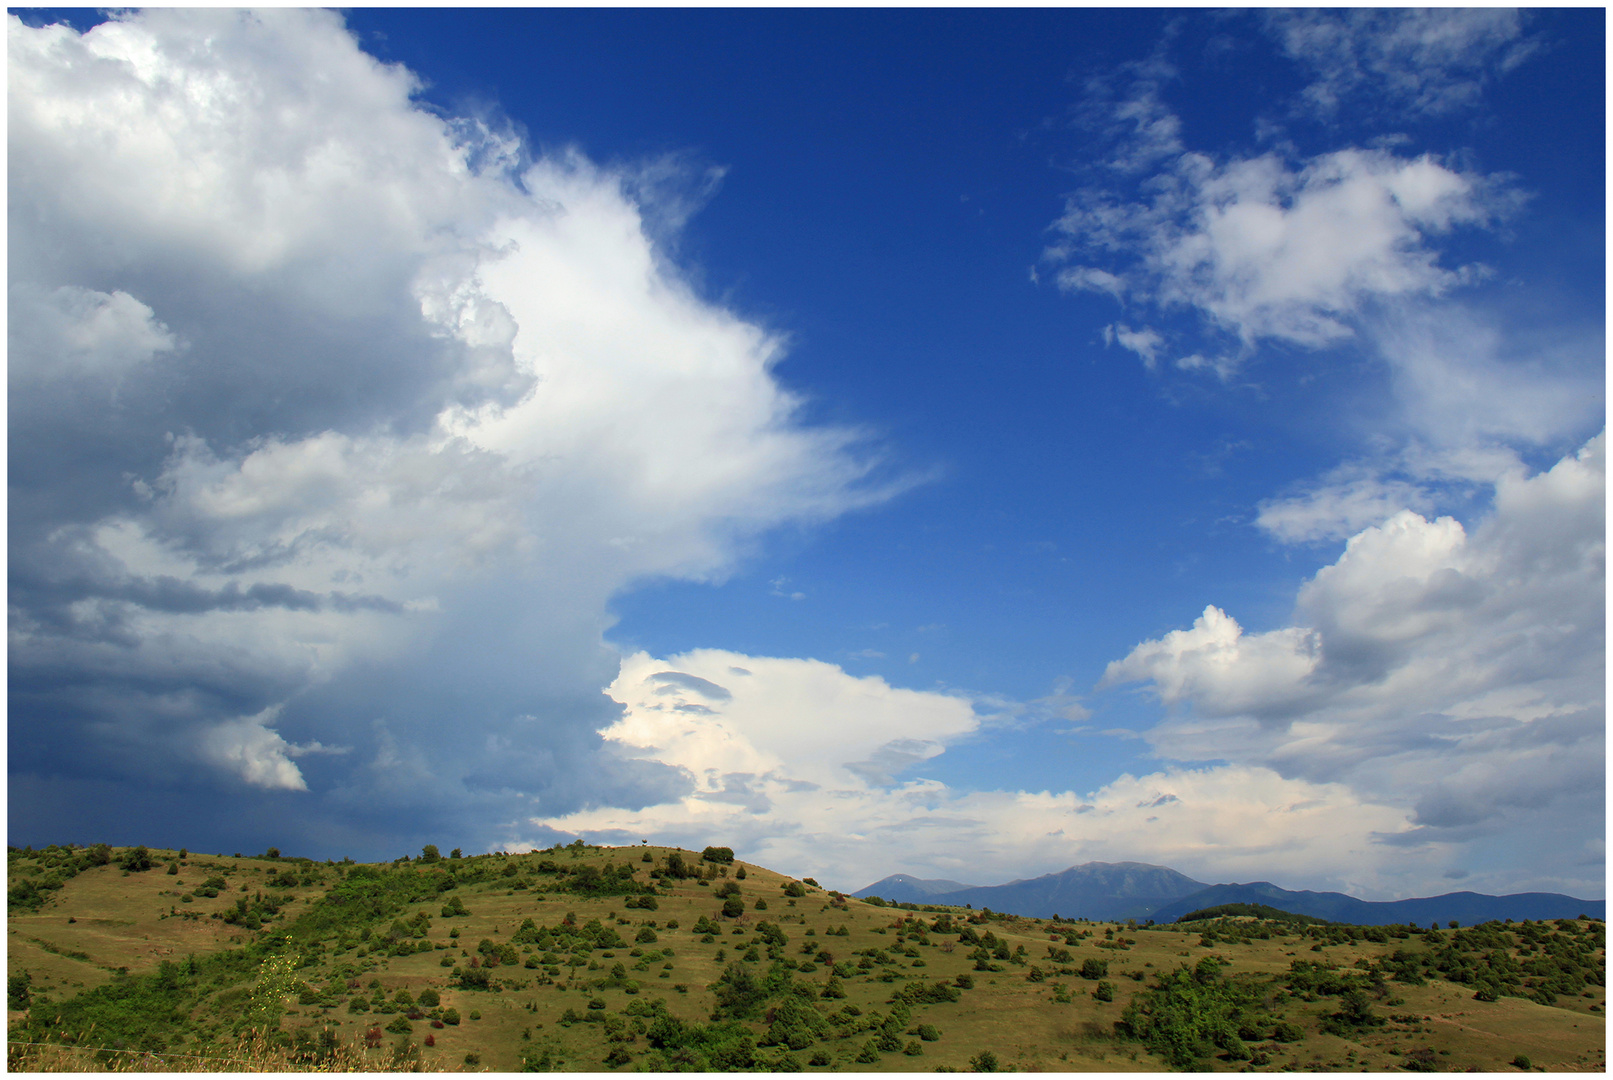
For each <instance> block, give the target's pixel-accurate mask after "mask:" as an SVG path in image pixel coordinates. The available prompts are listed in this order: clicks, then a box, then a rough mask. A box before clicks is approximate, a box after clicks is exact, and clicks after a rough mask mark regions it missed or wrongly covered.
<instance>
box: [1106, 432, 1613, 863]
mask: <svg viewBox="0 0 1613 1080" xmlns="http://www.w3.org/2000/svg"><path fill="white" fill-rule="evenodd" d="M1604 447H1605V435H1598V436H1597V437H1595V438H1594V439H1592V440H1591V441H1590V442H1588V443H1587V444H1586V445H1585V446H1584V447H1582V448H1581V449H1580V450H1579V451H1578V452H1577V453H1575V454H1573V455H1570V456H1568V457H1565V458H1563V459H1562V460H1561V461H1559V462H1558V463H1557V464H1556V465H1555V466H1553V467H1552V468H1551V469H1549V470H1546V471H1545V472H1541V473H1538V474H1534V475H1530V474H1529V473H1527V472H1526V471H1525V470H1523V469H1522V468H1518V469H1515V470H1514V471H1512V472H1509V473H1506V474H1504V475H1502V476H1501V477H1500V479H1499V480H1498V481H1496V483H1495V486H1494V489H1493V490H1494V495H1493V501H1492V504H1491V508H1490V510H1489V512H1488V513H1487V514H1485V515H1484V516H1482V517H1481V518H1480V520H1478V521H1477V522H1476V523H1475V524H1474V525H1473V526H1472V527H1471V528H1467V527H1464V526H1463V525H1462V524H1461V523H1460V522H1458V521H1457V520H1455V519H1454V518H1451V517H1440V518H1436V519H1434V520H1429V519H1428V518H1425V517H1423V516H1422V515H1421V514H1418V513H1416V512H1414V511H1411V510H1402V511H1399V512H1397V513H1395V514H1394V515H1392V516H1391V517H1389V518H1388V520H1386V521H1384V522H1382V523H1380V524H1377V525H1373V526H1370V527H1368V528H1365V529H1363V530H1361V531H1360V532H1358V533H1356V534H1355V535H1354V536H1352V537H1351V538H1350V539H1349V541H1348V543H1347V544H1346V546H1345V550H1344V552H1343V554H1342V555H1341V556H1340V557H1339V558H1338V560H1337V561H1336V562H1334V563H1332V564H1331V565H1328V566H1325V567H1323V568H1322V569H1321V570H1319V571H1318V572H1317V573H1316V574H1315V575H1314V576H1313V577H1312V578H1311V580H1310V581H1308V582H1306V583H1305V585H1304V586H1303V587H1302V588H1301V589H1300V590H1299V593H1298V596H1297V598H1296V605H1295V612H1294V620H1293V625H1290V626H1286V627H1281V628H1278V629H1274V630H1268V631H1264V632H1259V633H1252V634H1251V633H1246V632H1244V631H1243V630H1242V628H1241V627H1239V626H1238V624H1237V623H1236V622H1235V621H1234V620H1233V619H1232V618H1231V617H1230V616H1228V615H1226V614H1224V613H1223V612H1221V611H1220V610H1219V609H1216V608H1213V607H1212V608H1210V609H1208V610H1207V611H1206V612H1205V614H1204V615H1203V616H1202V617H1201V618H1200V619H1199V620H1198V621H1197V622H1196V623H1195V624H1194V626H1193V627H1192V629H1190V630H1175V631H1171V632H1170V633H1168V634H1165V635H1164V636H1163V637H1161V638H1159V639H1157V640H1154V641H1147V642H1143V643H1142V644H1140V645H1138V646H1137V648H1136V649H1134V650H1133V651H1132V652H1131V654H1130V655H1128V656H1127V657H1125V658H1124V659H1122V660H1119V661H1116V662H1115V663H1113V664H1111V665H1110V667H1109V670H1108V673H1107V676H1106V678H1107V681H1108V682H1109V683H1111V684H1114V683H1123V682H1130V681H1138V682H1145V683H1147V684H1148V685H1149V686H1150V687H1151V688H1152V689H1153V691H1154V692H1156V693H1157V694H1158V695H1159V697H1160V699H1161V700H1162V701H1163V702H1165V703H1166V704H1167V705H1168V706H1170V707H1171V708H1172V710H1173V715H1172V717H1171V718H1170V719H1168V720H1167V721H1166V722H1165V723H1163V724H1161V725H1160V726H1159V727H1157V728H1156V729H1154V730H1153V731H1151V732H1150V733H1149V739H1150V741H1151V743H1152V744H1153V746H1154V748H1155V750H1156V751H1157V752H1159V753H1161V754H1162V755H1164V756H1166V757H1168V758H1172V759H1175V760H1181V761H1214V760H1231V761H1237V762H1243V763H1248V764H1250V765H1258V766H1260V767H1265V768H1271V769H1274V770H1276V771H1278V772H1279V773H1280V774H1282V775H1283V776H1285V777H1292V778H1298V779H1302V780H1306V781H1308V782H1311V783H1344V784H1347V785H1349V787H1350V788H1351V789H1352V790H1354V791H1356V792H1359V793H1360V794H1361V796H1362V797H1363V798H1368V799H1371V800H1372V801H1375V802H1379V803H1384V804H1389V805H1400V806H1403V807H1404V808H1405V809H1406V810H1407V811H1408V812H1409V816H1410V820H1411V821H1412V823H1413V825H1414V826H1415V828H1413V829H1412V830H1410V831H1409V832H1403V833H1396V834H1386V835H1385V837H1384V842H1386V843H1393V844H1397V845H1401V846H1405V845H1417V844H1426V845H1430V846H1431V847H1430V850H1433V848H1435V847H1439V848H1440V850H1441V851H1442V852H1444V853H1445V854H1446V855H1447V856H1448V857H1450V858H1453V859H1458V860H1463V859H1465V860H1469V861H1472V862H1475V863H1478V864H1486V865H1487V864H1491V863H1497V862H1504V861H1505V859H1497V858H1496V857H1495V853H1498V852H1499V853H1504V854H1505V856H1506V858H1510V859H1512V860H1513V861H1514V863H1515V866H1516V869H1514V870H1513V871H1511V872H1510V874H1509V875H1499V872H1498V875H1499V876H1496V877H1492V878H1490V879H1489V880H1490V881H1492V882H1493V883H1494V887H1509V888H1510V887H1523V886H1526V885H1528V884H1529V883H1530V882H1531V881H1534V882H1535V883H1536V884H1550V885H1551V886H1552V887H1553V888H1559V889H1563V890H1565V891H1574V890H1575V889H1579V890H1590V891H1593V892H1594V891H1597V887H1596V885H1595V884H1594V883H1595V882H1597V881H1599V880H1600V874H1601V870H1600V863H1599V862H1597V863H1596V865H1595V866H1594V867H1589V866H1588V867H1586V868H1585V869H1584V876H1583V877H1582V878H1578V879H1574V880H1567V881H1565V880H1562V879H1558V880H1556V881H1550V880H1546V881H1542V879H1539V878H1533V877H1531V874H1534V873H1542V872H1545V871H1544V870H1543V866H1544V862H1543V856H1542V855H1541V852H1542V850H1544V849H1543V848H1542V847H1541V843H1542V842H1543V838H1546V837H1550V838H1552V842H1553V843H1559V844H1560V843H1569V844H1570V845H1572V846H1574V847H1579V846H1582V844H1583V841H1584V840H1585V839H1586V836H1587V835H1588V834H1599V831H1600V823H1601V821H1602V816H1601V811H1600V807H1601V805H1602V799H1603V794H1604V788H1605V777H1604V772H1603V762H1604V746H1605V737H1604V731H1603V724H1604V715H1605V710H1604V704H1603V703H1604V699H1605V692H1606V685H1605V684H1606V672H1605V665H1604V655H1605V654H1604V649H1605V645H1604V641H1605V638H1604V631H1603V627H1604V621H1605V609H1606V605H1605V600H1604V595H1605V574H1606V568H1605V563H1606V550H1605V540H1604V529H1605V476H1606V473H1605V456H1604V454H1605V451H1604ZM1442 845H1443V847H1441V846H1442ZM1583 894H1584V893H1583V892H1582V893H1581V895H1583Z"/></svg>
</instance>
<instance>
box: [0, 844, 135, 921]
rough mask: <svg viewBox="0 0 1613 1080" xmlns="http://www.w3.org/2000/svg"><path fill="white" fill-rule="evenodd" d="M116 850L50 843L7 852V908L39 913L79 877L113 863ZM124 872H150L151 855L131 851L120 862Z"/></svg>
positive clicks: (104, 847)
mask: <svg viewBox="0 0 1613 1080" xmlns="http://www.w3.org/2000/svg"><path fill="white" fill-rule="evenodd" d="M112 858H113V849H112V848H111V847H110V846H109V845H107V844H94V845H91V846H90V847H87V848H81V847H77V846H75V845H73V844H51V845H50V846H49V847H44V848H41V849H39V850H38V851H35V850H34V849H33V848H32V847H31V846H30V847H25V848H22V849H20V850H19V849H17V848H7V849H6V871H7V875H6V876H7V878H8V879H9V881H10V884H9V886H8V888H7V889H6V906H7V908H8V909H9V910H12V911H38V910H39V909H40V908H41V907H42V906H43V905H44V903H45V901H46V900H47V899H49V897H50V894H51V893H53V892H55V891H56V890H58V889H60V888H61V887H62V886H63V885H65V884H67V883H68V882H69V881H71V880H73V878H75V877H77V876H78V875H79V874H81V873H83V872H84V871H86V870H88V869H90V868H91V867H95V866H105V865H107V864H108V863H110V862H111V861H112ZM118 865H119V866H120V867H122V868H123V869H125V870H130V871H138V870H149V869H151V867H152V865H153V863H152V860H151V853H150V852H149V851H147V850H146V849H145V848H144V847H135V848H129V849H126V850H125V851H124V853H123V854H122V856H120V857H119V859H118Z"/></svg>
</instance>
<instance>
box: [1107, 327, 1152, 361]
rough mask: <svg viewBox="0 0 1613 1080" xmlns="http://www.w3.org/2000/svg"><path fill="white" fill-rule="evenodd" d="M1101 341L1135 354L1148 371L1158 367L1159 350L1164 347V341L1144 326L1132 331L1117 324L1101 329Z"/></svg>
mask: <svg viewBox="0 0 1613 1080" xmlns="http://www.w3.org/2000/svg"><path fill="white" fill-rule="evenodd" d="M1103 340H1104V342H1105V343H1108V342H1111V341H1114V342H1118V343H1119V344H1120V347H1121V348H1122V349H1127V350H1129V351H1131V352H1134V353H1136V354H1137V358H1138V359H1139V360H1141V361H1142V362H1143V367H1145V368H1147V369H1148V370H1150V371H1152V370H1154V368H1155V367H1157V366H1158V365H1159V350H1160V349H1161V348H1163V347H1164V345H1165V339H1164V338H1163V337H1161V336H1160V335H1159V332H1158V331H1156V330H1153V329H1150V328H1149V327H1146V326H1145V327H1143V328H1142V329H1140V330H1133V329H1131V327H1129V326H1122V325H1120V324H1119V323H1115V324H1113V325H1110V326H1106V327H1104V328H1103Z"/></svg>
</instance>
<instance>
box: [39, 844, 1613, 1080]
mask: <svg viewBox="0 0 1613 1080" xmlns="http://www.w3.org/2000/svg"><path fill="white" fill-rule="evenodd" d="M429 854H430V856H431V857H426V858H420V859H399V860H396V861H394V862H391V863H378V864H353V863H341V864H337V863H315V862H313V861H311V860H308V859H296V858H281V857H279V856H278V853H272V852H271V853H267V854H265V855H263V856H257V857H245V858H243V857H241V856H236V857H233V858H231V857H226V856H222V855H199V854H194V853H188V852H184V851H167V850H152V851H150V852H145V853H143V852H131V851H130V850H129V849H117V850H110V849H109V850H104V851H101V852H99V853H98V854H97V853H93V852H87V851H86V850H85V849H70V848H53V849H48V850H46V851H43V852H30V851H21V852H19V851H15V850H13V851H11V852H9V853H8V870H9V872H10V886H11V895H12V898H13V899H12V905H11V907H10V909H9V910H8V924H9V931H10V935H9V938H8V949H7V952H8V955H7V960H8V975H9V976H10V979H9V984H8V992H9V993H8V996H9V998H10V1002H9V1004H10V1006H11V1009H10V1011H9V1012H8V1033H9V1042H10V1046H9V1049H8V1054H9V1057H8V1065H9V1066H10V1068H11V1069H12V1070H13V1071H39V1070H42V1069H47V1068H48V1069H55V1070H61V1069H69V1068H72V1069H82V1070H86V1071H92V1070H102V1071H104V1070H106V1069H108V1068H111V1067H115V1066H117V1065H119V1064H120V1063H121V1064H123V1065H125V1066H132V1067H136V1068H143V1067H148V1066H150V1065H151V1064H152V1061H151V1059H149V1058H146V1057H144V1056H143V1055H146V1054H158V1055H162V1057H161V1059H160V1063H159V1067H162V1068H177V1069H193V1070H194V1069H202V1070H205V1069H209V1068H211V1069H215V1070H223V1071H239V1070H241V1069H243V1068H249V1067H253V1066H252V1063H253V1062H257V1063H259V1064H260V1065H261V1064H263V1063H265V1062H267V1063H269V1064H270V1065H272V1066H273V1067H274V1068H277V1069H280V1070H307V1069H344V1070H347V1069H352V1068H355V1067H362V1068H365V1069H373V1070H383V1069H385V1070H413V1069H416V1068H418V1069H422V1070H426V1071H438V1070H450V1071H457V1070H465V1071H487V1070H491V1071H498V1072H514V1071H519V1070H522V1069H532V1070H536V1071H557V1072H558V1071H590V1072H601V1071H621V1072H631V1071H638V1070H644V1071H656V1072H664V1071H691V1070H692V1071H737V1070H757V1069H760V1070H764V1071H803V1070H805V1071H812V1070H818V1071H846V1072H866V1071H885V1072H891V1071H907V1072H934V1071H936V1070H937V1069H945V1070H958V1071H970V1070H989V1069H991V1068H996V1069H999V1070H1017V1071H1060V1072H1080V1071H1098V1072H1115V1071H1134V1070H1144V1071H1160V1070H1162V1069H1164V1068H1166V1067H1176V1068H1185V1069H1193V1070H1196V1071H1238V1070H1243V1069H1246V1068H1251V1067H1252V1068H1256V1069H1262V1070H1264V1069H1273V1070H1289V1071H1294V1070H1298V1071H1318V1070H1335V1071H1339V1070H1349V1071H1359V1070H1361V1069H1366V1070H1368V1071H1387V1070H1390V1069H1393V1068H1413V1067H1415V1068H1422V1067H1424V1066H1430V1065H1431V1066H1434V1067H1437V1068H1439V1069H1444V1070H1453V1071H1456V1070H1462V1069H1470V1068H1471V1069H1478V1070H1481V1071H1500V1070H1503V1069H1506V1068H1507V1067H1508V1063H1509V1062H1511V1061H1512V1060H1514V1058H1515V1057H1517V1056H1519V1055H1522V1056H1526V1057H1528V1058H1529V1059H1530V1061H1531V1062H1533V1063H1534V1065H1536V1066H1538V1067H1544V1068H1548V1069H1577V1070H1597V1069H1600V1068H1602V1067H1603V1066H1604V1065H1605V1045H1604V1041H1603V1040H1604V1035H1605V1027H1604V1022H1603V1016H1602V1010H1603V1009H1604V1008H1605V1004H1606V993H1605V990H1603V986H1604V984H1605V974H1606V953H1605V935H1604V928H1603V926H1602V924H1601V923H1599V922H1587V921H1574V920H1559V921H1556V922H1552V923H1542V922H1531V923H1525V924H1513V925H1511V926H1507V927H1501V926H1499V925H1498V924H1492V925H1490V926H1487V927H1480V928H1477V929H1472V930H1469V929H1462V930H1449V929H1440V930H1432V929H1423V930H1418V931H1410V930H1406V929H1404V928H1393V929H1390V930H1388V931H1379V930H1372V929H1368V930H1361V929H1358V928H1354V927H1343V926H1337V925H1326V926H1297V925H1295V924H1293V923H1284V922H1280V921H1271V922H1268V921H1263V920H1249V919H1223V920H1215V921H1212V922H1206V923H1202V924H1197V925H1181V926H1174V925H1158V926H1153V927H1131V926H1128V925H1126V924H1125V923H1124V922H1112V921H1111V922H1108V923H1105V922H1087V921H1080V922H1077V921H1072V920H1069V919H1062V920H1059V921H1054V920H1051V919H1036V918H1024V917H1020V916H1015V915H1009V914H1005V913H1002V912H1000V911H997V910H995V909H994V910H992V911H990V912H987V911H984V910H980V909H976V910H974V911H969V910H965V909H961V908H956V907H943V906H939V905H934V904H925V905H922V907H921V906H919V905H909V906H907V907H903V908H893V907H891V906H890V905H889V904H887V903H886V902H884V901H876V900H872V899H870V900H867V901H863V900H858V899H855V898H850V897H846V896H843V895H841V894H839V893H836V892H832V891H826V890H823V889H821V888H818V887H815V886H814V885H812V884H809V883H808V882H807V881H805V880H797V879H794V878H791V877H789V876H787V875H784V874H780V873H777V872H775V871H771V870H768V869H766V868H764V867H760V866H756V865H754V864H748V863H745V862H743V861H741V860H737V859H735V860H733V861H729V859H732V853H730V852H728V851H727V849H724V848H711V849H707V852H704V853H701V854H696V853H694V852H690V851H682V850H678V849H674V848H664V847H649V846H641V847H633V848H602V847H595V846H589V845H585V844H583V843H582V842H580V841H579V842H577V843H575V844H572V845H568V846H566V847H564V848H562V847H555V848H551V849H548V850H545V851H535V852H530V853H523V854H490V855H479V856H472V857H469V858H456V857H453V856H452V855H451V856H450V857H448V858H439V857H436V853H435V849H433V850H432V851H431V852H430V853H429ZM454 854H455V855H457V852H456V853H454ZM136 855H139V856H140V857H139V858H135V857H133V856H136ZM97 860H104V861H97ZM147 864H149V866H148V865H147ZM1076 869H1079V868H1076ZM1154 869H1159V868H1148V867H1142V868H1140V869H1139V868H1137V867H1135V866H1134V867H1131V868H1125V867H1110V868H1108V869H1099V868H1089V872H1088V874H1087V877H1088V878H1089V879H1090V880H1092V881H1099V880H1104V879H1106V878H1109V879H1112V880H1109V884H1110V885H1111V886H1114V885H1115V884H1116V882H1118V883H1119V887H1122V888H1131V889H1132V890H1133V891H1136V892H1138V893H1139V895H1146V893H1147V892H1148V891H1149V890H1151V889H1155V888H1158V885H1157V882H1158V881H1159V880H1161V879H1160V878H1159V877H1157V876H1156V875H1153V874H1151V873H1149V872H1148V871H1150V870H1154ZM1049 876H1050V877H1059V875H1049ZM1077 877H1078V878H1079V877H1080V875H1077ZM1163 880H1166V881H1170V880H1171V879H1170V878H1168V877H1166V878H1164V879H1163ZM1127 882H1129V883H1130V884H1129V885H1128V884H1127ZM1016 884H1018V885H1034V884H1035V882H1021V883H1016ZM1044 884H1045V883H1044ZM1204 1008H1211V1009H1214V1010H1216V1014H1217V1015H1219V1016H1222V1017H1223V1019H1224V1020H1225V1026H1224V1027H1217V1028H1215V1029H1214V1030H1211V1029H1210V1028H1207V1027H1205V1026H1204V1025H1203V1024H1201V1023H1199V1022H1198V1021H1197V1020H1195V1019H1194V1017H1196V1016H1199V1015H1201V1014H1202V1011H1203V1009H1204ZM1341 1018H1342V1019H1341ZM38 1044H46V1045H45V1048H44V1049H41V1048H40V1046H39V1045H38ZM131 1055H133V1056H131Z"/></svg>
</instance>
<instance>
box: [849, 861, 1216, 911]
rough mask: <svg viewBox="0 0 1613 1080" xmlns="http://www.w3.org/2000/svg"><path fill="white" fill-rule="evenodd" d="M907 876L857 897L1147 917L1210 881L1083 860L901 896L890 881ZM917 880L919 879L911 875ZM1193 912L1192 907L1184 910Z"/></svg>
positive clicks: (1140, 865) (1136, 865)
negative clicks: (1038, 872) (1028, 874)
mask: <svg viewBox="0 0 1613 1080" xmlns="http://www.w3.org/2000/svg"><path fill="white" fill-rule="evenodd" d="M903 876H904V875H900V874H898V875H896V876H895V877H890V878H886V879H884V881H877V882H875V883H874V884H872V885H869V886H868V887H867V888H865V889H861V890H859V891H857V892H855V893H853V894H852V895H853V896H859V897H861V896H879V897H883V898H884V899H886V900H895V901H897V902H898V903H914V904H919V903H923V904H955V905H957V906H959V907H962V906H963V905H965V904H967V905H970V906H971V907H976V908H983V907H989V908H990V909H991V910H993V911H1008V912H1012V913H1014V914H1016V915H1032V916H1036V917H1038V918H1047V917H1048V916H1050V915H1063V916H1065V917H1066V918H1072V919H1073V918H1088V919H1146V918H1148V917H1150V915H1152V913H1153V912H1154V911H1155V910H1156V909H1158V908H1160V907H1162V906H1164V905H1165V904H1168V903H1170V902H1171V901H1173V900H1176V899H1179V898H1180V897H1183V896H1187V895H1189V894H1190V893H1194V892H1197V891H1199V890H1202V889H1203V888H1204V887H1205V883H1204V882H1202V881H1194V880H1193V879H1192V878H1190V877H1188V876H1187V875H1185V874H1179V873H1177V872H1176V871H1175V870H1172V869H1170V868H1169V867H1164V866H1150V865H1149V864H1147V863H1134V862H1125V863H1100V862H1093V863H1084V864H1082V865H1080V866H1072V867H1070V868H1069V869H1068V870H1061V871H1059V872H1058V873H1056V874H1045V875H1043V876H1042V877H1038V878H1030V879H1027V880H1021V881H1011V882H1009V883H1008V884H1006V885H982V886H976V887H973V888H971V887H968V886H964V887H961V888H958V889H955V890H953V891H951V892H926V893H923V894H916V893H909V894H908V895H904V896H897V895H895V894H894V893H893V892H888V891H886V883H887V882H892V881H895V880H896V879H897V878H900V877H903ZM908 880H910V881H916V880H918V879H908ZM1183 910H1191V909H1183Z"/></svg>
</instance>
